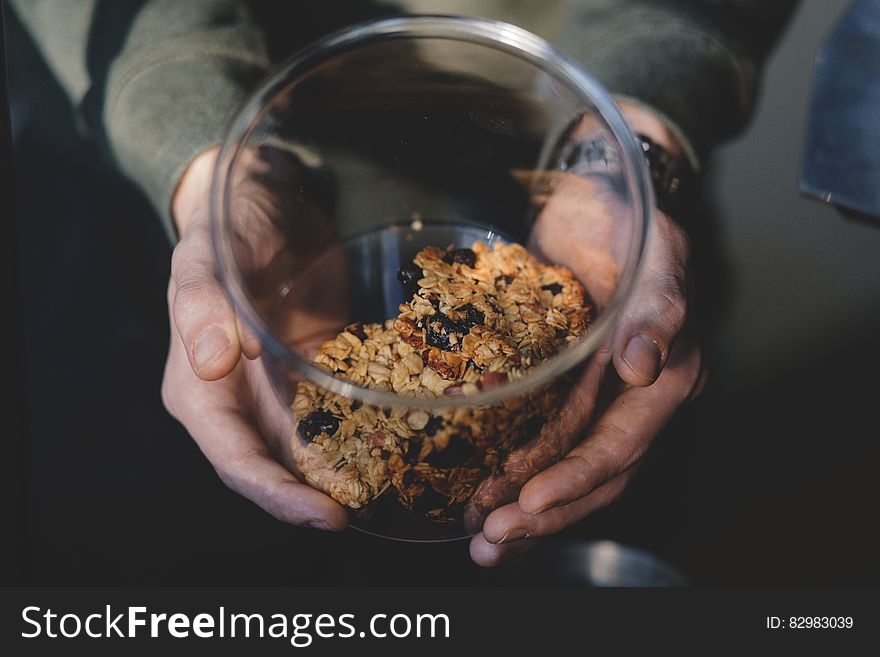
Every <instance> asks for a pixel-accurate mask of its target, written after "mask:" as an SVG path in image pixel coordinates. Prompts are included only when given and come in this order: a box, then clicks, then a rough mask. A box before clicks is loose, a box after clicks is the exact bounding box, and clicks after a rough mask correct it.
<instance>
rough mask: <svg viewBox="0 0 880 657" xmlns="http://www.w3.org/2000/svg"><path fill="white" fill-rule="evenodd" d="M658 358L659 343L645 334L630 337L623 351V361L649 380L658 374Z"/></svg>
mask: <svg viewBox="0 0 880 657" xmlns="http://www.w3.org/2000/svg"><path fill="white" fill-rule="evenodd" d="M660 358H661V354H660V343H659V342H657V341H656V340H655V339H654V338H649V337H648V336H647V335H637V336H636V337H634V338H633V339H631V340H630V341H629V343H628V344H627V345H626V349H625V350H624V352H623V362H625V363H626V364H627V365H629V367H630V368H631V369H632V370H633V371H634V372H636V373H637V374H640V375H642V376H643V377H645V378H646V379H650V380H651V381H654V380H655V379H656V378H657V377H658V376H659V375H660Z"/></svg>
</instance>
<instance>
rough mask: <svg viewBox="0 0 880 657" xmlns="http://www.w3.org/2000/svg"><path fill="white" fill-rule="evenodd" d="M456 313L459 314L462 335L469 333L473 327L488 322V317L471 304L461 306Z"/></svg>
mask: <svg viewBox="0 0 880 657" xmlns="http://www.w3.org/2000/svg"><path fill="white" fill-rule="evenodd" d="M455 312H456V313H458V316H459V317H458V326H459V328H460V329H461V331H462V333H467V332H468V331H469V330H470V328H471V327H472V326H481V325H482V324H483V323H484V322H485V321H486V316H485V315H484V314H483V313H482V312H480V311H479V310H477V309H476V308H474V307H473V305H471V304H469V303H466V304H465V305H463V306H459V307H458V308H456V309H455Z"/></svg>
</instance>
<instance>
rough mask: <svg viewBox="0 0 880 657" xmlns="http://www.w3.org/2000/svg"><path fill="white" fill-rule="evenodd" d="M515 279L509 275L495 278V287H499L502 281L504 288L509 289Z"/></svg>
mask: <svg viewBox="0 0 880 657" xmlns="http://www.w3.org/2000/svg"><path fill="white" fill-rule="evenodd" d="M514 278H515V276H509V275H507V274H503V275H501V276H496V277H495V286H496V287H498V282H499V281H501V282H502V283H504V286H505V287H507V286H508V285H510V284H511V283H513V279H514Z"/></svg>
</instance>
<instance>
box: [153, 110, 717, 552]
mask: <svg viewBox="0 0 880 657" xmlns="http://www.w3.org/2000/svg"><path fill="white" fill-rule="evenodd" d="M624 110H625V113H626V115H627V118H628V120H629V121H630V123H631V125H632V126H633V127H634V128H635V129H636V130H638V131H639V132H643V133H646V134H648V135H649V136H651V137H652V139H654V140H655V141H656V142H658V143H660V144H661V145H664V146H666V147H667V149H670V150H675V149H676V145H675V142H674V140H673V139H672V137H671V135H669V133H668V131H667V130H666V129H665V126H664V125H663V124H662V123H660V122H659V121H658V120H656V119H655V118H654V117H653V116H652V115H650V114H648V113H646V112H644V111H642V110H639V109H637V108H633V107H625V108H624ZM215 155H216V154H215V153H214V152H208V153H205V154H203V155H201V156H200V157H199V158H197V159H196V160H195V161H194V162H193V163H192V164H191V165H190V167H189V168H188V170H187V172H186V174H185V175H184V177H183V178H182V180H181V183H180V185H179V188H178V191H177V194H176V195H175V199H174V205H173V208H172V211H173V215H174V218H175V221H176V223H177V227H178V230H179V234H180V241H179V243H178V244H177V246H176V248H175V250H174V255H173V259H172V268H171V278H170V281H169V286H168V303H169V310H170V316H171V324H172V326H171V345H170V349H169V353H168V360H167V363H166V368H165V376H164V380H163V384H162V397H163V401H164V403H165V406H166V408H167V409H168V411H169V412H170V413H171V414H172V415H173V416H174V417H175V418H177V419H178V420H179V421H180V422H181V423H182V424H183V425H184V426H185V427H186V428H187V430H188V431H189V432H190V434H191V435H192V437H193V438H194V440H195V441H196V443H197V444H198V445H199V447H200V448H201V450H202V452H203V453H204V454H205V456H206V457H207V458H208V460H209V461H210V462H211V464H212V465H213V466H214V468H215V469H216V471H217V473H218V475H219V476H220V478H221V479H222V480H223V482H224V483H226V484H227V485H228V486H229V487H230V488H232V489H233V490H235V491H236V492H238V493H239V494H241V495H244V496H245V497H247V498H248V499H250V500H252V501H254V502H255V503H256V504H258V505H259V506H260V507H262V508H263V509H265V510H266V511H268V512H269V513H271V514H272V515H273V516H275V517H276V518H278V519H279V520H282V521H284V522H288V523H291V524H296V525H302V526H308V527H313V528H317V529H323V530H330V531H339V530H342V529H344V528H345V527H346V525H347V522H348V517H347V513H346V512H345V510H344V509H343V508H342V507H341V506H339V505H338V504H337V503H336V502H334V501H333V500H332V499H331V498H329V497H327V496H326V495H324V494H322V493H320V492H319V491H317V490H315V489H313V488H311V487H310V486H308V485H306V484H304V483H302V482H300V481H299V480H298V479H297V478H296V477H295V476H294V475H293V474H291V472H290V470H289V469H288V468H286V467H284V466H283V465H282V464H281V462H279V460H278V459H279V458H281V460H285V459H284V458H283V456H281V455H282V454H283V452H284V447H283V444H284V440H285V438H286V437H288V436H289V431H290V427H287V426H283V423H281V422H279V423H273V422H271V421H267V420H266V419H265V418H266V414H265V413H261V406H265V405H266V404H267V403H268V402H267V398H268V396H269V393H267V392H266V391H265V390H260V389H258V386H256V385H255V383H254V381H255V377H254V376H253V373H254V370H255V369H256V368H257V367H259V363H258V361H256V360H255V359H258V358H259V355H260V344H259V341H258V340H257V339H256V338H255V336H253V335H251V334H250V333H249V332H248V331H247V330H246V328H245V327H244V326H242V324H241V323H240V322H238V321H237V319H236V316H235V313H234V311H233V310H232V308H231V307H230V305H229V303H228V301H227V298H226V295H225V293H224V292H223V290H222V289H221V287H220V284H219V282H218V281H217V279H216V276H215V267H214V262H213V251H212V247H211V240H210V232H209V218H208V207H207V206H208V203H207V199H208V189H209V185H210V177H211V172H212V167H213V162H214V157H215ZM587 191H588V192H589V190H587ZM578 198H579V195H578V193H577V190H574V193H568V194H559V195H556V196H551V198H550V199H549V200H548V202H547V204H546V206H545V207H544V210H543V212H542V215H541V219H540V220H539V222H538V225H537V227H536V231H535V234H534V235H533V240H534V241H535V242H536V244H537V245H538V247H539V248H540V249H541V250H543V251H544V254H545V255H546V256H548V257H549V258H550V259H551V260H554V261H558V262H562V263H566V264H568V263H572V264H570V266H572V265H574V264H575V263H577V262H578V261H582V262H586V263H590V265H591V266H592V263H591V261H590V259H589V255H588V254H585V253H583V252H582V251H583V250H585V249H588V248H589V244H590V243H591V240H593V239H594V236H592V235H588V234H584V235H579V234H578V233H577V227H578V226H581V225H585V223H586V222H582V221H581V222H578V221H576V219H577V217H578V215H579V214H580V213H583V211H584V209H583V207H581V206H580V205H579V203H578ZM584 198H586V197H584ZM247 211H248V212H251V213H255V224H260V223H267V224H268V223H271V219H272V217H271V214H272V213H273V212H275V211H276V208H275V207H274V206H273V203H272V201H271V197H270V196H268V195H267V196H266V198H264V199H257V200H256V201H255V202H254V203H253V204H249V207H248V208H247ZM688 257H689V243H688V239H687V236H686V235H685V233H684V231H683V230H682V229H681V228H680V227H679V226H678V225H677V224H676V223H675V222H673V221H672V220H671V219H670V218H669V217H667V216H665V215H664V214H663V213H661V212H659V211H658V212H656V213H655V221H654V222H653V225H652V227H651V231H650V234H649V236H648V243H647V247H646V255H645V263H644V266H643V268H642V270H641V272H640V275H639V278H638V280H637V282H636V289H635V291H634V293H633V295H632V297H631V300H630V302H629V303H628V304H627V306H626V308H625V309H624V311H623V312H622V315H621V316H620V318H619V321H618V324H617V326H616V328H615V331H614V333H613V335H611V336H609V338H608V339H607V341H606V343H605V345H604V346H603V347H602V349H600V351H599V352H598V353H597V354H596V356H595V357H594V358H592V359H591V361H590V363H589V364H588V366H587V367H586V368H585V369H584V370H583V372H582V373H581V375H580V378H579V380H578V381H577V383H576V385H575V386H574V388H573V390H572V393H571V396H570V398H569V399H568V401H567V404H566V407H565V409H564V410H563V412H562V413H561V414H560V415H559V417H558V418H556V419H554V420H553V422H552V425H550V426H547V427H546V428H545V430H544V431H543V432H542V435H541V438H540V439H539V440H537V441H533V443H531V444H529V445H526V446H525V447H524V448H522V449H521V450H519V451H518V452H515V453H514V454H512V455H511V456H510V457H509V459H508V461H507V462H506V464H505V474H504V476H503V477H498V478H494V479H490V480H489V481H487V482H485V483H484V485H483V486H482V487H481V489H480V490H479V491H478V494H477V495H476V496H475V502H474V504H472V506H471V507H470V508H469V509H468V511H467V514H466V523H467V524H468V525H469V527H470V528H471V529H472V530H473V531H477V530H480V529H481V531H479V532H478V533H476V534H475V535H474V536H473V538H472V539H471V544H470V552H471V556H472V558H473V560H474V561H475V562H476V563H478V564H480V565H483V566H493V565H496V564H498V563H499V562H501V561H502V560H503V559H504V558H505V557H507V556H509V555H511V554H513V553H516V552H520V551H522V550H525V549H527V548H528V547H530V546H531V545H533V544H534V543H535V540H536V539H538V538H540V537H542V536H547V535H550V534H554V533H556V532H558V531H561V530H562V529H564V528H565V527H567V526H569V525H571V524H573V523H575V522H577V521H579V520H581V519H583V518H585V517H586V516H588V515H589V514H591V513H593V512H594V511H596V510H598V509H601V508H603V507H605V506H608V505H609V504H611V503H612V502H613V501H615V500H616V499H617V498H618V497H619V496H620V495H621V493H622V492H623V491H624V489H625V488H626V486H627V484H628V483H629V481H630V479H631V478H632V476H633V475H634V473H635V471H636V469H637V467H638V464H639V463H640V461H641V460H642V458H643V457H644V456H645V454H646V452H647V450H648V448H649V446H650V444H651V442H652V441H653V439H654V438H655V436H656V435H657V433H658V432H659V431H660V429H662V427H663V426H664V425H665V424H666V423H667V422H668V420H669V419H670V417H671V416H672V415H673V414H674V412H675V411H676V409H677V408H678V407H679V406H680V405H681V404H682V403H683V402H684V401H685V400H687V399H689V398H691V397H692V396H694V395H695V394H696V393H697V392H699V389H700V387H701V386H702V383H703V377H701V376H700V373H701V356H700V350H699V347H698V346H697V343H696V342H695V340H694V338H693V336H692V335H690V333H689V331H688V328H687V327H686V319H687V307H688V298H689V291H688V280H689V269H688ZM576 273H579V274H581V275H583V274H588V272H586V271H585V272H583V273H581V272H577V271H576Z"/></svg>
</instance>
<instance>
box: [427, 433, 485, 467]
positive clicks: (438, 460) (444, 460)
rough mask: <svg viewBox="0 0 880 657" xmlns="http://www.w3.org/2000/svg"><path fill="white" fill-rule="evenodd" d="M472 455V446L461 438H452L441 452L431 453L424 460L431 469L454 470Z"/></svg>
mask: <svg viewBox="0 0 880 657" xmlns="http://www.w3.org/2000/svg"><path fill="white" fill-rule="evenodd" d="M473 454H474V446H473V445H471V444H470V443H469V442H467V441H466V440H464V439H463V438H462V437H461V436H452V437H451V438H450V439H449V442H448V443H446V448H445V449H444V450H443V451H442V452H438V451H433V452H431V453H430V454H429V455H428V458H427V459H425V460H426V461H427V462H428V464H429V465H430V466H431V467H433V468H455V467H458V466H460V465H462V464H463V463H465V462H466V461H467V460H468V459H469V458H471V456H473Z"/></svg>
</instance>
